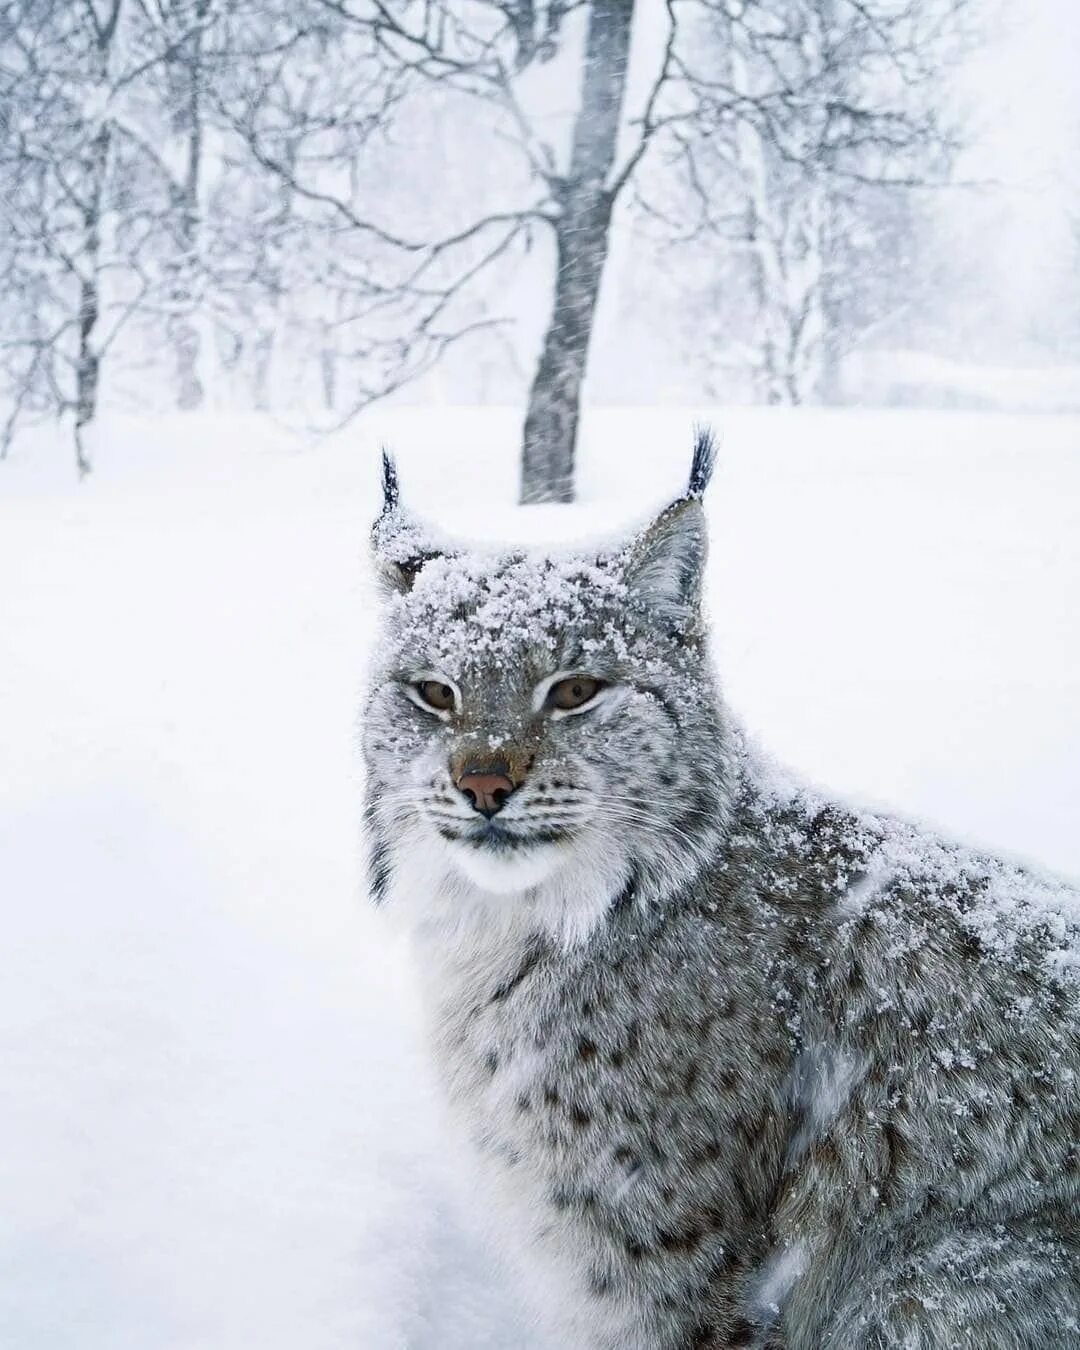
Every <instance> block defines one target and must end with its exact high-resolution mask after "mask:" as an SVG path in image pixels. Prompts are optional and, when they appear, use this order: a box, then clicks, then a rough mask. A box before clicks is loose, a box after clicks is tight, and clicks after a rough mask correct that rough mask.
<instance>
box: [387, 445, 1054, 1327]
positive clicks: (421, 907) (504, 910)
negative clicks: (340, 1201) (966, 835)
mask: <svg viewBox="0 0 1080 1350" xmlns="http://www.w3.org/2000/svg"><path fill="white" fill-rule="evenodd" d="M711 462H712V447H711V443H710V442H709V440H708V438H707V437H702V438H701V439H700V440H699V443H698V446H697V450H696V454H695V459H694V465H693V469H692V472H691V479H690V485H689V488H688V490H687V492H686V494H685V495H684V496H683V497H681V498H680V499H678V500H677V501H676V502H674V503H672V504H671V506H669V507H668V508H667V509H666V510H665V511H663V512H661V514H660V515H659V516H658V517H657V519H656V520H655V521H653V522H652V524H651V525H650V526H649V527H648V528H647V529H645V530H644V531H642V532H641V533H640V534H638V535H637V536H635V537H634V538H633V539H631V540H630V541H629V542H628V543H626V544H624V545H621V546H618V547H614V548H610V549H596V550H591V551H588V552H586V553H584V554H578V555H574V556H559V557H533V556H529V555H526V554H522V553H520V552H509V553H504V554H478V553H474V552H470V551H468V550H464V549H459V548H455V547H453V546H447V545H444V544H441V543H439V541H437V540H435V539H433V538H432V537H431V536H430V534H429V533H428V532H427V531H425V530H424V529H422V528H421V527H420V526H419V525H418V524H417V523H416V522H415V521H414V520H413V519H412V518H411V517H409V516H408V515H407V514H406V513H405V512H404V511H403V510H402V508H401V505H400V503H399V501H398V496H397V483H396V477H395V475H394V473H393V470H392V467H391V466H389V465H388V466H387V469H386V482H385V487H386V506H385V510H384V513H383V515H382V516H381V517H380V519H379V521H378V522H377V523H376V527H375V551H376V559H377V562H378V565H379V568H380V571H381V573H382V575H383V578H384V581H385V585H386V592H387V598H386V605H385V611H384V640H383V642H382V644H381V647H380V650H379V653H378V658H377V660H376V662H375V669H374V671H373V680H372V688H371V694H370V698H369V701H368V705H367V708H366V713H365V720H364V738H365V739H364V745H365V756H366V761H367V792H368V801H367V823H368V829H369V838H370V845H371V877H372V889H373V894H374V897H375V898H376V900H377V901H379V902H380V903H381V904H384V905H385V906H386V907H387V908H388V909H391V910H393V911H395V912H397V913H399V914H401V915H403V916H404V918H405V920H406V922H407V923H408V924H409V925H410V927H411V930H412V932H413V933H414V936H415V946H416V953H417V958H418V963H419V969H420V978H421V984H422V989H423V993H424V998H425V1002H426V1006H427V1012H428V1018H429V1026H430V1037H431V1044H432V1050H433V1054H434V1057H435V1062H436V1066H437V1068H438V1071H439V1074H440V1076H441V1079H442V1081H443V1084H444V1087H445V1091H446V1096H447V1100H448V1103H449V1107H450V1111H451V1114H452V1118H453V1120H454V1121H455V1124H456V1127H457V1129H458V1131H459V1133H460V1135H461V1138H462V1139H463V1140H464V1142H465V1144H466V1145H467V1147H468V1149H469V1150H470V1154H471V1156H472V1158H473V1159H474V1164H475V1168H476V1174H477V1178H478V1184H479V1185H480V1186H482V1187H483V1190H482V1194H483V1195H484V1197H485V1199H484V1203H483V1205H482V1208H483V1210H484V1212H485V1213H487V1214H490V1215H492V1216H494V1218H495V1219H496V1220H497V1222H498V1225H499V1231H500V1237H499V1242H500V1245H501V1246H502V1247H503V1249H504V1250H505V1251H507V1252H508V1253H509V1254H510V1255H511V1256H513V1257H514V1258H515V1259H516V1261H517V1263H518V1265H519V1266H520V1268H521V1269H522V1271H523V1272H524V1273H525V1275H526V1277H527V1278H526V1280H525V1283H524V1285H523V1287H528V1288H531V1289H532V1290H533V1291H534V1293H535V1295H536V1299H537V1305H538V1309H539V1312H540V1314H541V1316H543V1317H544V1318H546V1319H547V1320H548V1322H549V1323H550V1326H551V1332H552V1336H553V1343H554V1344H558V1345H565V1346H575V1347H582V1350H710V1348H711V1350H721V1347H728V1346H737V1345H757V1346H771V1347H788V1348H790V1350H822V1348H827V1347H836V1348H837V1350H839V1348H840V1347H844V1348H845V1350H847V1348H849V1347H862V1346H865V1347H868V1348H869V1347H901V1346H904V1347H908V1346H911V1347H938V1346H940V1347H951V1346H964V1347H969V1346H970V1347H973V1348H974V1347H988V1346H989V1347H996V1346H1000V1347H1002V1350H1005V1347H1015V1346H1031V1347H1035V1346H1049V1345H1054V1346H1058V1345H1062V1346H1068V1345H1080V1219H1078V1212H1077V1209H1078V1202H1080V1175H1078V1161H1077V1155H1078V1151H1077V1139H1078V1125H1080V1045H1078V1039H1077V1036H1078V1033H1077V1027H1078V1001H1077V993H1076V990H1077V950H1078V944H1077V915H1078V913H1080V901H1078V898H1077V895H1076V892H1075V891H1073V890H1071V889H1070V888H1068V887H1067V886H1065V885H1062V884H1059V883H1054V882H1050V881H1043V880H1040V879H1038V878H1036V877H1034V876H1031V875H1029V874H1028V873H1026V872H1023V871H1022V870H1020V869H1018V868H1016V867H1013V866H1011V865H1007V864H1004V863H1000V862H997V861H996V860H994V859H991V858H985V857H981V856H979V855H976V854H973V853H970V852H968V851H966V850H964V849H961V848H957V847H953V846H950V845H946V844H943V843H940V842H939V841H937V840H935V839H933V838H932V837H930V836H928V835H926V834H923V833H922V832H920V831H918V830H916V829H914V828H913V827H910V826H907V825H905V824H902V823H900V822H896V821H891V820H888V819H886V818H882V817H875V816H867V815H860V814H857V813H853V812H850V811H847V810H845V809H843V808H840V807H838V806H836V805H833V804H831V803H829V802H827V801H825V800H823V799H819V798H818V797H816V796H815V795H814V794H812V793H809V792H807V791H805V790H803V789H801V788H799V787H798V786H797V785H785V784H782V783H780V782H779V781H778V780H777V778H776V775H775V774H774V773H772V772H771V771H769V770H768V769H766V768H765V767H764V766H763V765H762V764H761V763H760V762H759V761H758V760H757V759H756V758H755V756H753V755H751V754H750V753H748V751H747V750H746V748H745V746H744V744H743V741H742V738H741V737H740V735H739V732H738V730H737V728H736V727H735V726H734V724H733V723H732V721H731V719H730V717H729V716H728V714H727V712H726V710H725V708H724V706H723V704H722V702H721V700H720V698H719V696H718V694H717V692H716V688H715V684H714V679H713V675H712V671H711V667H710V664H709V657H708V646H707V640H706V633H705V629H704V625H703V622H702V617H701V605H700V590H701V576H702V568H703V565H704V558H705V523H704V515H703V511H702V507H701V501H700V498H701V494H702V492H703V490H704V487H705V484H706V482H707V480H708V476H709V471H710V468H711Z"/></svg>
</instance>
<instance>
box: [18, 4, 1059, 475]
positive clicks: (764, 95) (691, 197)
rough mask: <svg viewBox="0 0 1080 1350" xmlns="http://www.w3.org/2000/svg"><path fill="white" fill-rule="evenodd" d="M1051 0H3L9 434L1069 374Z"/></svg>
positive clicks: (882, 388)
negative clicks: (172, 414)
mask: <svg viewBox="0 0 1080 1350" xmlns="http://www.w3.org/2000/svg"><path fill="white" fill-rule="evenodd" d="M1078 49H1080V19H1078V16H1077V13H1076V10H1075V7H1074V6H1070V5H1069V4H1067V3H1065V2H1064V0H1038V3H1034V4H1030V5H1024V6H1022V7H1017V6H1009V5H1004V4H1001V3H999V0H638V2H637V3H636V4H635V3H634V0H592V2H591V3H584V2H583V0H576V2H575V0H394V2H393V3H386V2H384V0H6V3H5V4H4V6H3V9H2V12H0V146H2V150H0V154H2V161H0V183H2V187H3V193H2V200H3V206H2V211H3V222H4V229H3V231H2V235H0V279H2V285H0V316H2V325H0V326H2V343H0V400H2V402H0V417H2V421H0V426H2V431H0V453H4V454H7V453H9V452H10V448H11V446H12V445H13V444H14V443H15V441H16V439H17V438H18V437H19V435H20V433H21V432H22V431H23V430H24V429H25V428H27V427H29V426H31V425H32V424H33V423H35V422H39V421H40V420H41V419H54V418H57V417H59V418H62V419H64V421H65V423H66V424H67V425H68V426H69V427H70V428H71V430H72V432H73V436H74V442H75V450H76V454H77V457H78V462H79V465H80V467H81V468H82V469H83V470H84V471H85V469H86V468H87V467H88V466H89V464H90V461H91V458H92V450H91V446H90V444H89V439H88V438H89V436H90V434H91V430H92V428H93V427H94V424H95V422H96V420H97V419H98V417H99V414H100V413H101V411H102V409H106V408H119V409H127V410H132V409H139V410H144V411H145V410H156V411H161V410H165V409H169V408H176V409H181V410H185V411H192V410H198V409H212V410H218V411H220V410H224V409H230V410H239V409H258V410H264V411H270V412H273V413H276V414H280V415H282V416H286V415H287V416H288V417H289V418H290V419H292V421H293V422H294V423H297V424H300V423H302V424H303V425H305V426H310V427H332V426H339V425H341V424H343V423H345V422H347V421H348V419H350V418H351V417H353V416H354V415H355V414H357V413H358V412H360V411H362V410H363V409H364V408H365V407H367V406H368V405H370V404H371V403H372V402H373V401H374V400H377V399H380V398H384V397H387V396H396V397H397V398H398V400H399V401H406V402H412V403H433V404H446V403H451V404H514V405H517V406H520V407H522V408H523V409H524V410H525V416H524V433H523V455H524V477H523V483H522V491H523V495H524V498H525V499H526V500H560V499H566V498H568V497H569V496H570V495H571V492H572V458H573V452H574V443H575V435H576V425H577V414H578V407H579V403H580V400H581V397H582V388H583V383H584V382H585V379H586V374H587V383H584V389H585V394H586V396H587V398H588V400H589V401H590V402H592V403H595V404H597V405H601V406H609V405H612V404H620V403H647V404H650V405H656V404H665V403H666V404H683V405H687V404H691V405H692V404H702V403H721V402H722V403H725V404H732V403H770V404H815V403H827V404H850V403H861V404H903V405H912V404H916V405H925V406H937V407H968V408H980V407H997V408H1013V409H1018V408H1023V409H1041V410H1050V409H1056V410H1062V409H1070V408H1076V407H1080V379H1078V377H1077V374H1076V367H1077V364H1078V363H1080V281H1078V279H1077V278H1078V267H1077V263H1078V259H1080V224H1078V221H1080V152H1078V148H1077V147H1078V146H1080V97H1078V96H1077V94H1076V86H1075V80H1074V78H1073V76H1074V71H1075V58H1076V54H1077V51H1078Z"/></svg>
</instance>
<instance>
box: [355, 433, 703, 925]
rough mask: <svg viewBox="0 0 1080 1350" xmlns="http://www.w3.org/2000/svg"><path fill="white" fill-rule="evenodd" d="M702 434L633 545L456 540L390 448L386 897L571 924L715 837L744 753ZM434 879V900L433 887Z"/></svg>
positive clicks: (374, 760) (372, 721) (375, 805)
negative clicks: (707, 601) (734, 725)
mask: <svg viewBox="0 0 1080 1350" xmlns="http://www.w3.org/2000/svg"><path fill="white" fill-rule="evenodd" d="M713 458H714V448H713V442H712V439H711V437H710V436H709V435H708V434H707V433H705V432H702V433H700V434H699V436H698V440H697V444H696V447H695V453H694V459H693V467H692V470H691V475H690V481H689V484H688V487H687V490H686V491H685V493H684V494H683V495H682V496H680V497H679V498H677V499H676V500H675V501H673V502H672V503H671V504H670V505H669V506H667V507H666V508H665V509H664V510H663V511H661V512H660V514H659V515H658V516H657V517H656V518H655V519H654V520H653V521H652V522H651V523H650V524H649V525H648V526H647V528H645V529H644V530H642V531H641V532H639V533H638V534H636V535H635V536H634V537H633V538H631V539H630V540H629V541H627V542H624V543H622V544H621V545H618V546H615V547H610V548H605V549H589V550H585V551H581V552H577V553H574V554H572V555H550V554H549V555H543V556H537V555H533V554H529V553H525V552H516V551H510V552H501V553H499V552H483V551H471V550H468V549H465V548H461V547H456V546H454V545H452V544H445V543H442V542H440V541H439V540H437V539H436V538H435V537H433V536H432V535H431V533H430V532H429V531H428V530H426V529H425V528H424V527H422V526H421V525H420V524H419V523H418V522H417V521H416V520H415V519H414V518H413V517H411V516H410V515H409V514H408V512H407V511H406V510H404V509H403V507H402V504H401V502H400V500H399V494H398V484H397V476H396V472H395V470H394V467H393V464H392V462H391V461H390V460H389V459H385V460H384V485H383V486H384V509H383V512H382V514H381V515H380V517H379V519H378V520H377V521H376V523H375V527H374V530H373V546H374V554H375V561H376V567H377V569H378V571H379V574H380V577H381V580H382V584H383V590H384V593H385V596H384V601H385V602H384V605H383V612H382V638H381V641H380V643H379V644H378V646H377V652H376V656H375V658H374V662H373V671H372V681H371V688H370V693H369V698H368V702H367V707H366V712H365V717H364V751H365V758H366V767H367V792H368V811H367V816H368V824H369V828H370V832H371V844H372V859H373V872H372V880H373V886H374V890H375V894H376V897H377V898H380V899H381V898H382V897H384V896H385V895H387V894H388V893H390V894H391V895H392V897H393V898H395V899H396V897H397V895H398V893H399V891H402V892H403V891H406V890H409V891H411V892H413V894H412V895H411V896H409V897H408V899H407V901H405V902H406V903H408V904H409V905H411V906H415V905H416V904H417V903H418V902H419V903H421V904H422V905H424V906H425V907H426V910H427V912H428V913H429V914H430V913H432V912H434V911H436V910H437V911H438V912H439V913H440V914H441V916H442V917H443V918H444V919H453V918H455V917H456V912H457V911H460V910H462V909H463V908H470V907H472V908H474V909H475V907H476V906H480V907H481V908H482V909H486V910H487V911H488V912H489V913H490V911H492V910H495V911H497V912H501V913H504V914H505V913H506V912H507V911H511V910H512V911H515V912H517V913H522V914H528V915H531V916H532V918H533V919H534V920H535V922H536V923H537V925H538V926H540V927H546V928H548V929H550V930H552V931H555V932H558V933H559V934H560V935H561V936H562V937H563V938H564V939H566V940H568V941H571V940H574V939H575V938H577V937H580V936H581V935H582V934H584V933H586V932H588V931H589V930H590V929H591V927H592V925H593V924H595V922H596V921H597V920H598V918H599V917H600V916H601V915H602V914H603V913H604V912H605V910H606V909H607V908H608V907H609V906H611V905H613V904H616V903H618V902H620V900H622V901H624V902H625V901H626V900H627V899H629V897H630V896H631V895H634V896H636V897H638V898H646V897H647V896H648V895H649V894H650V893H651V894H653V895H656V894H657V893H659V892H661V891H664V890H666V889H669V888H670V887H671V886H672V884H673V883H674V884H677V883H678V881H679V880H680V879H681V878H683V877H685V876H686V875H688V874H689V873H691V872H692V871H694V870H696V869H697V867H699V866H700V864H701V861H702V859H703V858H704V857H705V856H707V855H708V854H710V853H711V852H712V851H713V850H714V849H715V846H716V834H717V832H718V830H719V829H720V828H721V821H722V817H723V814H724V812H723V807H724V801H725V784H726V773H725V757H724V753H723V740H724V738H723V735H722V728H721V724H720V716H721V714H720V710H719V706H718V703H717V700H716V698H715V695H714V691H713V686H712V679H711V674H710V669H709V661H708V655H707V644H706V634H705V630H704V624H703V621H702V613H701V585H702V571H703V567H704V563H705V554H706V528H705V515H704V511H703V509H702V504H701V496H702V494H703V492H704V490H705V487H706V485H707V483H708V480H709V477H710V474H711V471H712V466H713ZM418 890H419V891H422V892H423V895H422V896H419V897H418V896H417V895H416V894H415V892H417V891H418Z"/></svg>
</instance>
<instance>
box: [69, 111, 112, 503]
mask: <svg viewBox="0 0 1080 1350" xmlns="http://www.w3.org/2000/svg"><path fill="white" fill-rule="evenodd" d="M110 141H111V135H110V131H109V127H108V124H107V123H106V124H105V125H104V126H102V128H101V130H100V131H99V132H98V133H97V135H96V136H95V137H94V139H93V142H92V143H91V153H90V164H89V168H90V173H89V197H88V199H87V202H86V205H85V207H84V208H83V213H82V215H83V231H84V235H83V256H82V266H83V269H84V270H83V273H82V279H81V281H80V283H79V351H78V356H77V358H76V361H75V466H76V468H77V469H78V471H79V477H80V478H84V477H85V476H86V475H87V474H88V473H89V472H90V457H89V455H88V453H87V450H86V440H85V433H86V428H87V427H88V426H89V425H90V423H91V422H92V421H93V420H94V418H95V417H96V416H97V399H98V383H99V381H100V377H101V353H100V351H99V350H98V346H97V332H96V330H97V326H98V320H99V319H100V318H101V290H100V270H99V269H100V266H101V210H102V198H103V196H104V192H105V176H106V174H107V173H108V168H109V148H110Z"/></svg>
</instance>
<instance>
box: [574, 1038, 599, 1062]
mask: <svg viewBox="0 0 1080 1350" xmlns="http://www.w3.org/2000/svg"><path fill="white" fill-rule="evenodd" d="M577 1052H578V1059H580V1060H584V1062H585V1063H586V1064H588V1063H589V1061H590V1060H593V1059H595V1058H596V1042H595V1041H590V1040H589V1038H588V1036H582V1038H581V1040H580V1041H578V1047H577Z"/></svg>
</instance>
